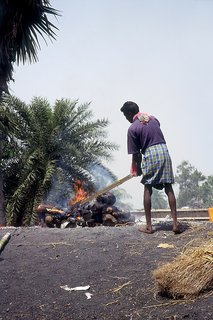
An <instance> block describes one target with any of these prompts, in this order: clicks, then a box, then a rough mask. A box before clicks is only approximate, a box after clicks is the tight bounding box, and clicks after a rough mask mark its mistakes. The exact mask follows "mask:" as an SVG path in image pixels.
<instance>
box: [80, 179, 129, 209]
mask: <svg viewBox="0 0 213 320" xmlns="http://www.w3.org/2000/svg"><path fill="white" fill-rule="evenodd" d="M132 177H133V176H132V175H131V174H128V176H125V177H123V178H122V179H119V180H116V181H115V182H113V183H112V184H110V185H109V186H107V187H105V188H104V189H101V190H100V191H97V192H95V193H94V194H92V195H91V196H89V197H87V198H85V199H83V200H80V201H78V202H76V203H75V204H74V206H76V205H82V204H84V203H86V202H89V201H92V200H93V199H95V198H97V197H98V196H100V195H101V194H103V193H105V192H108V191H110V190H112V189H114V188H115V187H117V186H119V185H120V184H122V183H124V182H126V181H128V180H130V179H131V178H132Z"/></svg>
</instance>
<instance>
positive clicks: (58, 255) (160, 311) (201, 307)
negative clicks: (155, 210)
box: [0, 222, 213, 320]
mask: <svg viewBox="0 0 213 320" xmlns="http://www.w3.org/2000/svg"><path fill="white" fill-rule="evenodd" d="M184 226H185V231H184V232H183V233H182V234H180V235H174V234H173V232H172V230H171V225H170V223H166V222H164V223H160V224H158V225H156V232H155V233H154V234H152V235H147V234H142V233H140V232H139V231H138V230H137V229H138V224H135V225H132V226H119V227H104V226H100V227H95V228H88V227H86V228H82V227H77V228H75V229H49V228H40V227H31V228H1V229H0V237H2V236H3V235H5V234H6V233H7V232H10V233H11V234H12V237H11V239H10V241H9V243H8V244H7V246H6V247H5V249H4V251H3V252H2V253H1V255H0V270H1V279H0V288H1V291H0V292H1V294H0V320H13V319H17V320H19V319H25V320H26V319H27V320H28V319H29V320H30V319H36V320H46V319H48V320H54V319H61V320H64V319H72V320H77V319H78V320H86V319H91V320H92V319H97V320H109V319H112V320H114V319H117V320H124V319H129V320H136V319H143V320H146V319H147V320H148V319H153V320H154V319H155V320H156V319H159V320H162V319H170V320H179V319H186V320H191V319H196V320H197V319H198V320H199V319H202V320H205V319H206V320H207V319H208V320H210V319H213V303H212V301H213V295H212V294H211V293H208V294H204V295H201V296H200V297H198V298H197V299H196V300H185V301H182V300H176V301H174V300H171V299H168V298H165V297H164V298H163V297H161V296H159V295H158V294H157V291H156V287H155V282H154V279H153V278H152V272H153V270H154V269H155V268H156V267H158V266H159V265H161V264H163V263H165V262H168V261H172V260H173V259H174V257H176V256H177V255H179V253H180V252H181V251H182V250H183V248H184V246H185V245H187V244H188V243H190V242H191V241H199V239H209V238H210V237H212V232H213V223H210V222H209V223H207V222H205V223H193V224H184ZM160 243H168V244H173V245H174V248H167V249H164V248H159V247H158V245H159V244H160ZM78 286H89V287H88V288H84V289H86V290H80V291H76V290H72V291H68V290H65V289H66V288H67V289H69V288H70V289H71V288H76V287H78Z"/></svg>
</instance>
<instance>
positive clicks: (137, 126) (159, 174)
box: [121, 101, 180, 234]
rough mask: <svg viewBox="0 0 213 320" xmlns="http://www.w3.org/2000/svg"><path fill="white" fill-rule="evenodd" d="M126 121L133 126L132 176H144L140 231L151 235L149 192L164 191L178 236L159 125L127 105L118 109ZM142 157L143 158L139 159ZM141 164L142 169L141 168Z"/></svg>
mask: <svg viewBox="0 0 213 320" xmlns="http://www.w3.org/2000/svg"><path fill="white" fill-rule="evenodd" d="M121 112H123V114H124V116H125V117H126V119H127V120H128V121H129V122H130V123H132V124H131V126H130V127H129V129H128V134H127V148H128V154H132V166H131V173H132V175H133V176H140V175H142V174H143V177H142V180H141V183H143V184H144V199H143V200H144V210H145V216H146V227H145V228H142V229H139V231H142V232H145V233H152V232H153V230H152V221H151V195H152V188H153V187H154V188H156V189H160V190H162V189H164V190H165V193H166V195H167V197H168V202H169V206H170V209H171V212H172V218H173V231H174V233H175V234H177V233H180V229H179V225H178V222H177V211H176V198H175V195H174V191H173V188H172V184H173V183H174V176H173V170H172V162H171V158H170V155H169V152H168V149H167V146H166V141H165V139H164V136H163V133H162V131H161V129H160V123H159V121H158V120H157V119H156V118H155V117H153V116H149V115H148V114H147V113H143V112H139V107H138V105H137V104H136V103H135V102H132V101H127V102H125V103H124V105H123V106H122V108H121ZM142 155H143V158H142ZM141 162H142V168H141Z"/></svg>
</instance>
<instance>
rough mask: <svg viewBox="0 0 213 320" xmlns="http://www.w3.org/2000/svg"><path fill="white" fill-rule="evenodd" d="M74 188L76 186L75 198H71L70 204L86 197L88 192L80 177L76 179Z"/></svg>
mask: <svg viewBox="0 0 213 320" xmlns="http://www.w3.org/2000/svg"><path fill="white" fill-rule="evenodd" d="M73 188H74V192H75V195H74V198H72V199H70V200H69V202H68V204H69V205H70V206H72V205H74V204H75V203H76V202H79V201H81V200H83V199H85V198H86V196H87V192H86V191H85V190H84V188H83V183H82V182H81V180H80V179H77V180H76V182H75V184H74V187H73Z"/></svg>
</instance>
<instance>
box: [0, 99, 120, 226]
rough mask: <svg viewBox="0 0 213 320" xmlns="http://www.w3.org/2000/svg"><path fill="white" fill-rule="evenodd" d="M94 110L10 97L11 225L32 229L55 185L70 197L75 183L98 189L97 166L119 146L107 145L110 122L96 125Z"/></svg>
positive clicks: (8, 198)
mask: <svg viewBox="0 0 213 320" xmlns="http://www.w3.org/2000/svg"><path fill="white" fill-rule="evenodd" d="M89 105H90V104H89V103H85V104H81V105H78V102H77V101H70V100H65V99H62V100H57V101H56V102H55V104H54V105H53V106H51V105H50V104H49V103H48V101H47V100H46V99H42V98H34V99H33V100H32V102H31V104H29V105H26V104H25V103H24V102H22V101H21V100H19V99H17V98H15V97H13V96H6V97H5V99H4V100H3V102H2V107H3V108H4V113H5V115H6V116H7V119H9V126H8V127H12V128H13V130H12V131H11V132H10V136H11V138H10V139H9V140H8V147H7V149H8V152H9V153H8V154H10V153H11V154H12V155H13V156H12V157H9V156H8V154H7V155H5V161H4V163H3V169H4V173H5V176H6V179H5V183H6V187H5V192H6V217H7V223H8V224H10V225H29V224H32V223H33V222H34V220H35V216H34V214H33V213H34V212H35V210H34V209H35V207H36V206H37V205H38V203H40V202H41V201H43V200H44V199H46V198H47V196H48V193H49V192H50V190H51V187H52V185H53V183H54V184H55V185H57V187H58V191H59V190H62V189H63V192H64V186H66V188H67V186H68V185H69V186H70V188H67V190H65V191H66V192H67V193H69V192H70V189H71V185H72V184H74V183H75V180H76V179H80V180H83V181H86V183H87V185H88V186H89V187H90V188H92V186H93V189H95V187H94V180H95V178H94V177H95V175H94V174H93V172H92V170H91V167H92V165H93V166H94V165H96V166H101V161H102V160H108V161H109V160H110V159H111V152H112V151H113V150H116V149H117V146H116V145H115V144H113V143H110V142H108V141H107V140H106V137H107V135H106V132H105V128H106V127H107V126H108V121H107V120H105V119H102V120H97V121H93V120H92V119H91V118H92V117H93V114H92V111H91V110H90V109H89ZM12 124H13V125H12ZM109 172H110V171H109V170H108V174H109ZM111 175H112V176H113V177H114V175H113V174H111ZM59 194H60V193H59V192H58V195H59ZM66 196H67V194H66Z"/></svg>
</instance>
